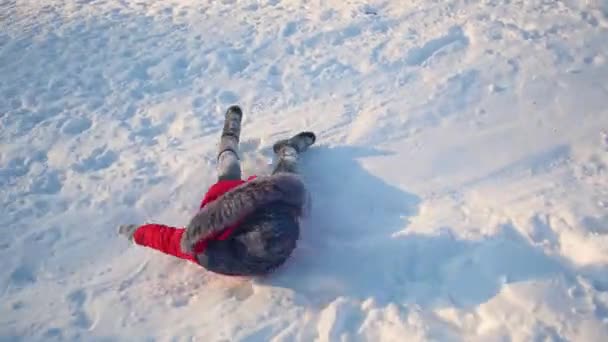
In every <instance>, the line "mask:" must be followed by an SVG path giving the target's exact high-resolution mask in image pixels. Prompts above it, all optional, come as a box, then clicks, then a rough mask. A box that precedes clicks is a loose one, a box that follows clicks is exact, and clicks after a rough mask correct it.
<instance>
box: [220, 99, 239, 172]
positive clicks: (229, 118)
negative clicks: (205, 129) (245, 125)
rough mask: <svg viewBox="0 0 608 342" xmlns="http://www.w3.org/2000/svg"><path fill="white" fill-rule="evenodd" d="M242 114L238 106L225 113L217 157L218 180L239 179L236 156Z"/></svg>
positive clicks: (237, 157)
mask: <svg viewBox="0 0 608 342" xmlns="http://www.w3.org/2000/svg"><path fill="white" fill-rule="evenodd" d="M242 118H243V112H242V111H241V108H239V107H238V106H231V107H230V108H228V110H227V111H226V117H225V119H224V129H223V130H222V137H221V139H220V148H219V153H218V157H217V174H218V179H219V180H228V179H241V163H240V161H239V156H238V148H239V138H240V135H241V119H242Z"/></svg>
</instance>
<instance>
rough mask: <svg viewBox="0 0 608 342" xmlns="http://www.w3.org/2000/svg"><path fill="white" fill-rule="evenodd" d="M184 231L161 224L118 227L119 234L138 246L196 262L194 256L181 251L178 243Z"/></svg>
mask: <svg viewBox="0 0 608 342" xmlns="http://www.w3.org/2000/svg"><path fill="white" fill-rule="evenodd" d="M184 231H185V229H183V228H174V227H169V226H165V225H161V224H144V225H142V226H139V227H137V226H135V225H124V226H121V227H120V233H121V234H123V235H126V236H127V237H128V238H129V239H130V240H132V241H134V242H135V243H136V244H138V245H141V246H146V247H149V248H153V249H156V250H158V251H161V252H163V253H165V254H169V255H173V256H176V257H178V258H181V259H186V260H190V261H192V262H197V261H196V259H195V258H194V256H192V255H190V254H186V253H183V252H182V251H181V248H180V241H181V238H182V234H183V233H184Z"/></svg>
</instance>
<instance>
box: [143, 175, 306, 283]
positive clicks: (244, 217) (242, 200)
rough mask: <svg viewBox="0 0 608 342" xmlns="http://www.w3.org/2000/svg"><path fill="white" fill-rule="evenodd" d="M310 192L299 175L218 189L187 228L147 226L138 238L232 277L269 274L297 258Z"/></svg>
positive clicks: (223, 185)
mask: <svg viewBox="0 0 608 342" xmlns="http://www.w3.org/2000/svg"><path fill="white" fill-rule="evenodd" d="M305 200H306V191H305V188H304V184H303V183H302V181H301V180H300V178H299V177H298V176H297V175H294V174H277V175H273V176H269V177H263V178H250V179H249V180H248V181H247V182H245V181H242V180H224V181H220V182H218V183H216V184H215V185H213V186H212V187H211V188H210V189H209V191H208V192H207V194H206V195H205V198H204V199H203V202H202V203H201V209H200V210H199V212H198V213H197V214H196V215H195V216H194V217H193V218H192V220H191V221H190V223H189V224H188V226H187V227H186V228H185V229H180V228H173V227H167V226H164V225H158V224H146V225H143V226H141V227H139V228H137V230H136V231H135V233H134V234H133V240H134V241H135V243H137V244H139V245H144V246H148V247H151V248H154V249H157V250H159V251H162V252H164V253H167V254H171V255H174V256H177V257H179V258H182V259H187V260H190V261H193V262H196V263H198V264H200V265H202V266H203V267H205V268H206V269H208V270H210V271H213V272H217V273H221V274H226V275H242V276H254V275H263V274H266V273H268V272H270V271H272V270H273V269H275V268H276V267H278V266H280V265H281V264H282V263H283V262H285V260H286V259H287V258H288V257H289V256H290V255H291V252H292V251H293V249H294V248H295V246H296V241H297V239H298V237H299V217H300V215H301V213H302V209H303V206H304V202H305Z"/></svg>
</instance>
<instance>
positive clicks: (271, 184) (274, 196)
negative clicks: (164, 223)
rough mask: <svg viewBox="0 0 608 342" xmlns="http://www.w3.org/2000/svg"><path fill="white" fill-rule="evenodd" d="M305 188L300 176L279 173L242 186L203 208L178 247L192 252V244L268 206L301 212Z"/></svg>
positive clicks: (193, 219)
mask: <svg viewBox="0 0 608 342" xmlns="http://www.w3.org/2000/svg"><path fill="white" fill-rule="evenodd" d="M306 197H307V196H306V189H305V187H304V183H303V182H302V180H301V179H300V177H299V176H297V175H295V174H290V173H280V174H276V175H272V176H268V177H261V178H257V179H254V180H252V181H249V182H247V183H244V184H243V185H241V186H238V187H236V188H234V189H232V190H230V191H228V192H226V193H225V194H223V195H222V196H220V197H219V198H218V199H217V200H215V201H213V202H211V203H209V204H207V205H206V206H204V207H203V208H202V209H201V210H200V211H199V212H198V213H197V214H196V215H195V216H194V217H193V218H192V220H191V221H190V223H189V224H188V226H187V227H186V231H185V233H184V234H183V235H182V239H181V248H182V251H183V252H185V253H192V251H193V248H194V245H195V244H196V243H197V242H198V241H200V240H201V239H204V238H208V237H210V236H213V235H215V234H217V233H219V232H221V231H222V230H223V229H225V228H226V227H229V226H231V225H234V224H236V223H237V222H238V221H239V220H241V219H242V218H244V217H246V216H248V215H250V214H252V213H254V212H255V211H256V210H258V209H261V208H263V207H266V206H268V205H269V204H271V203H275V202H281V203H285V204H288V205H290V206H292V207H294V208H297V209H299V210H300V211H301V210H302V209H303V207H304V204H305V202H306Z"/></svg>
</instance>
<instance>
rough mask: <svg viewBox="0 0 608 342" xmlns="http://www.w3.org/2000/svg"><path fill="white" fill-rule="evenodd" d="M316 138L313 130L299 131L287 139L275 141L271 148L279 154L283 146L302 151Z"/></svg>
mask: <svg viewBox="0 0 608 342" xmlns="http://www.w3.org/2000/svg"><path fill="white" fill-rule="evenodd" d="M316 140H317V137H316V135H315V134H314V133H313V132H300V133H298V134H296V135H294V136H293V137H291V138H289V139H284V140H279V141H277V142H276V143H275V144H274V146H273V147H272V149H273V150H274V153H276V154H279V153H280V152H281V149H283V147H285V146H289V147H293V148H294V149H295V150H296V152H298V153H302V152H304V151H306V150H307V149H308V147H310V146H311V145H312V144H314V143H315V141H316Z"/></svg>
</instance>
